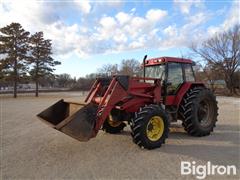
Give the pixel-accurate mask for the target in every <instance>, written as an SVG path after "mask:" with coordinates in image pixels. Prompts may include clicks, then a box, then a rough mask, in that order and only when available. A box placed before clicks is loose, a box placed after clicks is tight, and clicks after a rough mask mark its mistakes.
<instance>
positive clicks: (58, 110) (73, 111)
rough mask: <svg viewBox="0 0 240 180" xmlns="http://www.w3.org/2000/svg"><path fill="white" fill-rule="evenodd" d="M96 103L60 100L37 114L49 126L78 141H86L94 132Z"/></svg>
mask: <svg viewBox="0 0 240 180" xmlns="http://www.w3.org/2000/svg"><path fill="white" fill-rule="evenodd" d="M96 112H97V105H95V104H93V103H89V104H79V103H73V102H65V101H64V100H60V101H58V102H56V103H55V104H53V105H52V106H50V107H49V108H47V109H45V110H44V111H42V112H41V113H39V114H38V115H37V116H38V117H39V118H40V119H41V120H42V121H43V122H45V123H47V124H48V125H50V126H51V127H53V128H55V129H57V130H58V131H61V132H63V133H64V134H67V135H69V136H71V137H72V138H74V139H77V140H79V141H88V140H89V139H90V138H91V137H93V134H94V125H95V121H96Z"/></svg>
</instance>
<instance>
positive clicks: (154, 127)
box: [147, 116, 164, 141]
mask: <svg viewBox="0 0 240 180" xmlns="http://www.w3.org/2000/svg"><path fill="white" fill-rule="evenodd" d="M163 131H164V122H163V119H162V118H161V117H160V116H153V117H152V118H151V119H150V121H149V122H148V124H147V137H148V139H150V140H151V141H157V140H159V139H160V138H161V137H162V135H163Z"/></svg>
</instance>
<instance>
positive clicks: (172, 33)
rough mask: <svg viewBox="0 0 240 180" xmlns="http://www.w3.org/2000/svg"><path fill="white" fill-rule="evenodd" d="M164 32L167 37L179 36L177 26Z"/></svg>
mask: <svg viewBox="0 0 240 180" xmlns="http://www.w3.org/2000/svg"><path fill="white" fill-rule="evenodd" d="M163 32H164V33H165V34H166V35H167V36H170V37H172V36H177V28H176V25H173V26H171V25H170V26H168V27H167V28H165V29H164V30H163Z"/></svg>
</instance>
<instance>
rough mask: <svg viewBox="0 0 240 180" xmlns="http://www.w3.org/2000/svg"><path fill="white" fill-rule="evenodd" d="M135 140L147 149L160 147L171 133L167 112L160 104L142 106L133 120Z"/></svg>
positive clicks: (132, 127) (132, 126)
mask: <svg viewBox="0 0 240 180" xmlns="http://www.w3.org/2000/svg"><path fill="white" fill-rule="evenodd" d="M131 129H132V137H133V141H134V142H135V143H136V144H137V145H138V146H140V147H142V148H146V149H154V148H159V147H161V145H162V144H163V143H165V139H166V138H167V137H168V133H169V122H168V116H167V113H166V112H165V111H164V110H163V109H162V108H161V107H160V106H158V105H154V104H152V105H149V106H146V107H144V108H142V109H141V110H140V111H139V112H138V113H136V116H135V117H134V118H133V119H132V121H131Z"/></svg>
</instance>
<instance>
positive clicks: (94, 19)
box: [0, 1, 239, 57]
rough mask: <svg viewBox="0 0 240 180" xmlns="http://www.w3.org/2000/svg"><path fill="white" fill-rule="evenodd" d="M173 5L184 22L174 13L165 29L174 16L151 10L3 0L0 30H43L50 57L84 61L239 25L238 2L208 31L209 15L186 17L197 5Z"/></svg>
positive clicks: (165, 45)
mask: <svg viewBox="0 0 240 180" xmlns="http://www.w3.org/2000/svg"><path fill="white" fill-rule="evenodd" d="M186 2H187V3H186ZM46 3H47V4H46ZM118 3H119V4H118ZM118 3H117V4H113V5H116V6H117V5H118V7H120V6H121V5H122V2H120V1H119V2H118ZM178 3H180V2H179V1H175V5H176V6H177V7H179V8H180V11H181V12H182V13H184V17H183V15H181V14H179V13H178V14H177V16H178V17H179V18H182V19H181V21H180V20H179V21H180V22H178V19H174V23H168V24H167V23H166V21H165V20H166V19H168V20H169V19H170V20H171V18H172V17H175V16H172V14H169V15H168V12H167V11H165V10H162V9H156V8H155V9H149V10H148V11H147V12H146V13H145V14H139V13H138V12H137V11H136V8H132V9H131V10H129V12H123V10H121V11H116V9H117V8H116V9H114V11H113V12H112V11H111V13H109V14H108V13H107V11H106V7H105V6H104V5H107V4H106V3H100V2H97V5H96V4H94V3H93V2H91V1H90V2H88V1H71V2H65V3H64V6H63V4H62V3H59V2H54V3H51V2H44V1H40V2H39V1H38V2H36V1H26V2H24V3H22V2H19V1H14V2H12V1H8V2H5V1H4V2H3V3H0V14H1V18H0V27H2V26H5V25H7V24H10V23H11V22H19V23H21V24H22V25H23V27H24V28H25V29H26V30H29V31H31V33H34V32H36V31H43V32H44V35H45V37H46V38H49V39H52V43H53V49H54V54H57V55H64V56H65V55H67V54H71V53H76V54H77V55H79V56H80V57H85V56H88V55H93V54H98V53H112V52H119V51H130V50H132V49H141V48H149V49H152V48H161V49H168V48H172V47H182V46H187V45H189V44H190V43H191V42H192V41H200V40H202V39H204V38H206V37H208V35H211V34H214V33H215V32H218V31H221V30H224V29H226V28H229V27H231V26H232V25H233V24H235V23H237V22H238V23H239V13H238V10H239V2H238V3H237V2H235V3H233V7H232V9H231V10H228V11H229V15H228V16H226V20H223V23H222V24H221V25H220V26H210V27H209V28H208V29H207V28H206V27H205V23H206V22H207V21H208V20H209V18H211V17H212V16H214V15H212V16H211V17H210V16H209V14H208V12H205V11H201V12H200V11H197V12H196V13H191V16H190V15H189V14H188V13H190V12H191V7H193V6H194V7H196V6H200V5H199V3H200V4H201V1H197V3H195V1H191V2H188V1H181V3H180V4H178ZM99 4H101V5H99ZM108 6H110V5H109V4H108ZM96 7H101V8H103V9H102V11H103V13H104V14H103V13H102V14H100V16H99V14H98V13H96V12H95V11H94V8H96ZM69 12H70V13H69ZM98 12H100V9H98ZM94 13H96V14H94ZM110 14H111V15H110ZM187 14H188V15H187ZM72 15H74V18H73V17H72ZM75 16H76V17H75ZM166 17H167V18H166ZM69 19H70V20H71V21H68V20H69ZM82 19H83V20H82Z"/></svg>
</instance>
